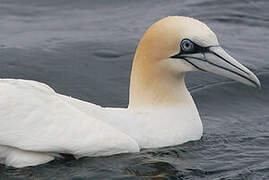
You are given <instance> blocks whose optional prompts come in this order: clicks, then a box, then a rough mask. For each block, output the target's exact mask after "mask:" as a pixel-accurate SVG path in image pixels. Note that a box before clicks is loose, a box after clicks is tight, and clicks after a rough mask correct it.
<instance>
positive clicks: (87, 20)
mask: <svg viewBox="0 0 269 180" xmlns="http://www.w3.org/2000/svg"><path fill="white" fill-rule="evenodd" d="M168 15H184V16H191V17H195V18H198V19H200V20H202V21H204V22H205V23H206V24H208V25H209V26H210V27H211V28H212V29H213V30H214V31H215V32H216V34H217V35H218V37H219V41H220V42H221V44H222V45H223V46H224V48H225V49H226V50H227V51H228V52H230V54H232V55H233V56H234V57H235V58H236V59H238V60H239V61H240V62H241V63H243V64H245V65H246V66H247V67H249V68H250V69H251V70H252V71H254V72H255V73H256V74H257V75H258V77H259V79H260V80H261V83H262V86H263V89H262V90H257V89H254V88H251V87H247V86H245V85H242V84H239V83H237V82H234V81H231V80H228V79H225V78H222V77H219V76H215V75H212V74H208V73H190V74H188V76H187V84H188V87H189V89H190V90H191V92H192V95H193V97H194V99H195V101H196V104H197V106H198V108H199V111H200V114H201V117H202V121H203V124H204V135H203V138H202V139H201V140H199V141H195V142H189V143H186V144H183V145H179V146H175V147H169V148H162V149H149V150H143V151H142V152H141V153H137V154H125V155H115V156H111V157H105V158H104V157H101V158H82V159H79V160H72V159H70V160H62V161H54V162H51V163H48V164H45V165H41V166H37V167H29V168H23V169H14V168H9V167H5V166H3V165H0V179H232V180H234V179H235V180H238V179H255V180H256V179H257V180H260V179H269V43H268V42H269V1H268V0H238V1H234V0H222V1H217V0H215V1H214V0H188V1H187V0H185V1H176V0H167V1H161V0H147V1H142V0H137V1H132V2H131V1H124V0H113V1H108V0H106V1H105V0H92V1H82V0H77V1H72V0H58V1H54V0H47V1H41V0H40V1H36V0H30V1H26V0H19V1H15V0H14V1H12V0H6V1H4V0H0V77H11V78H23V79H34V80H38V81H41V82H45V83H47V84H49V85H50V86H52V87H53V88H54V89H55V90H56V91H57V92H59V93H62V94H67V95H71V96H73V97H77V98H80V99H83V100H86V101H91V102H94V103H97V104H100V105H104V106H117V107H118V106H119V107H123V106H127V103H128V86H129V74H130V69H131V61H132V57H133V55H134V51H135V47H136V45H137V43H138V41H139V39H140V37H141V36H142V34H143V32H144V31H145V30H146V28H147V27H148V26H149V25H151V24H152V23H153V22H155V21H156V20H158V19H160V18H162V17H165V16H168Z"/></svg>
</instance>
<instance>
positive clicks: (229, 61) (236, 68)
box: [180, 46, 261, 88]
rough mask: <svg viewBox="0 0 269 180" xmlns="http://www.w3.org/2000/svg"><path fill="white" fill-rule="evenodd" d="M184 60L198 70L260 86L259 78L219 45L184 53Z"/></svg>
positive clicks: (182, 56)
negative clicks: (192, 52) (198, 51)
mask: <svg viewBox="0 0 269 180" xmlns="http://www.w3.org/2000/svg"><path fill="white" fill-rule="evenodd" d="M180 58H182V59H184V60H186V61H187V62H189V63H190V64H192V65H193V66H194V67H196V68H197V69H199V70H203V71H208V72H212V73H215V74H218V75H221V76H225V77H228V78H230V79H233V80H236V81H239V82H241V83H244V84H247V85H249V86H253V87H258V88H261V84H260V81H259V79H258V78H257V77H256V76H255V75H254V73H252V72H251V71H250V70H249V69H248V68H246V67H245V66H243V65H242V64H240V63H239V62H238V61H236V60H235V59H234V58H233V57H231V56H230V55H229V54H228V53H226V52H225V51H224V50H223V49H222V48H221V47H219V46H213V47H209V48H208V51H206V52H202V53H195V54H184V55H181V56H180Z"/></svg>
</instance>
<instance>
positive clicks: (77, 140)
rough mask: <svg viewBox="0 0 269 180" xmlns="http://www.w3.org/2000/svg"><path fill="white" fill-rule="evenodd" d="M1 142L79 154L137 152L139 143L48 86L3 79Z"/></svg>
mask: <svg viewBox="0 0 269 180" xmlns="http://www.w3.org/2000/svg"><path fill="white" fill-rule="evenodd" d="M0 145H5V146H10V147H15V148H18V149H22V150H26V151H36V152H56V153H70V154H74V155H76V156H78V157H81V156H99V155H110V154H115V153H122V152H137V151H139V147H138V145H137V143H136V142H135V141H134V140H133V139H132V138H130V137H129V136H127V135H126V134H124V133H123V132H121V131H119V130H117V129H115V128H114V127H112V126H110V125H108V124H105V123H104V122H103V121H101V120H99V119H96V118H94V117H92V116H89V114H88V113H85V112H84V111H80V110H79V109H78V108H77V107H74V106H73V105H71V104H70V103H69V102H68V101H67V100H66V97H65V98H63V96H62V95H59V94H57V93H55V91H54V90H53V89H51V88H50V87H49V86H47V85H45V84H42V83H38V82H36V81H29V80H14V79H1V80H0Z"/></svg>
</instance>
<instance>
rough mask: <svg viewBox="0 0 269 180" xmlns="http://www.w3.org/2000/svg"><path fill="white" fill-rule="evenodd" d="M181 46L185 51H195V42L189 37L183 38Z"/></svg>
mask: <svg viewBox="0 0 269 180" xmlns="http://www.w3.org/2000/svg"><path fill="white" fill-rule="evenodd" d="M180 47H181V50H183V51H185V52H190V51H193V49H194V44H193V42H191V40H189V39H183V40H182V41H181V43H180Z"/></svg>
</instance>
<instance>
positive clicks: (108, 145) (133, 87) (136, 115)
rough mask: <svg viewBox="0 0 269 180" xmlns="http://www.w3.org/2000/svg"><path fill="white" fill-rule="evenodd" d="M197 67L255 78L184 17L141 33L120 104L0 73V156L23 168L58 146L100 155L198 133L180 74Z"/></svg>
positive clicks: (158, 144) (0, 159) (169, 143)
mask: <svg viewBox="0 0 269 180" xmlns="http://www.w3.org/2000/svg"><path fill="white" fill-rule="evenodd" d="M192 28H193V29H192ZM190 39H191V40H190ZM192 41H193V42H192ZM186 43H188V44H186ZM190 48H193V49H191V51H190ZM211 54H213V55H215V56H216V57H215V56H214V58H215V59H216V60H215V61H214V62H212V58H213V56H212V55H211ZM225 58H226V59H225ZM195 60H196V61H195ZM224 63H225V64H224ZM216 67H218V68H219V69H220V70H218V71H217V72H215V71H216ZM201 69H202V70H208V71H211V72H215V73H217V74H222V75H225V76H227V77H230V78H232V79H236V80H238V81H241V82H243V83H246V84H249V85H259V81H258V79H257V78H256V76H255V75H254V74H253V73H251V72H250V71H249V70H248V69H247V68H245V67H244V66H242V65H241V64H239V63H238V62H236V61H235V60H234V59H233V58H232V57H230V56H229V55H228V54H227V53H225V51H224V50H222V49H221V48H220V47H219V44H218V41H217V39H216V37H215V34H214V33H213V32H212V31H211V30H210V29H209V28H208V27H207V26H206V25H205V24H203V23H201V22H200V21H198V20H195V19H192V18H186V17H167V18H164V19H162V20H160V21H158V22H157V23H155V24H154V25H152V26H151V27H150V28H149V29H148V30H147V32H146V33H145V35H144V36H143V38H142V39H141V41H140V43H139V45H138V47H137V51H136V54H135V57H134V61H133V67H132V73H131V81H130V95H129V96H130V99H129V106H128V108H126V109H125V108H103V107H100V106H98V105H95V104H92V103H89V102H85V101H81V100H78V99H75V98H72V97H68V96H65V95H61V94H58V93H56V92H55V91H54V90H53V89H52V88H50V87H49V86H47V85H45V84H42V83H39V82H36V81H30V80H16V79H1V80H0V163H3V164H6V165H10V166H14V167H24V166H32V165H38V164H42V163H46V162H49V161H51V160H53V159H54V158H55V157H58V156H60V154H61V153H68V154H73V155H74V156H75V157H82V156H105V155H111V154H117V153H130V152H138V151H139V150H140V149H141V148H157V147H164V146H173V145H178V144H182V143H184V142H187V141H190V140H198V139H200V138H201V136H202V132H203V127H202V122H201V119H200V117H199V113H198V111H197V109H196V106H195V103H194V101H193V99H192V97H191V95H190V93H189V92H188V90H187V88H186V86H185V82H184V73H185V72H187V71H194V70H201Z"/></svg>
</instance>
